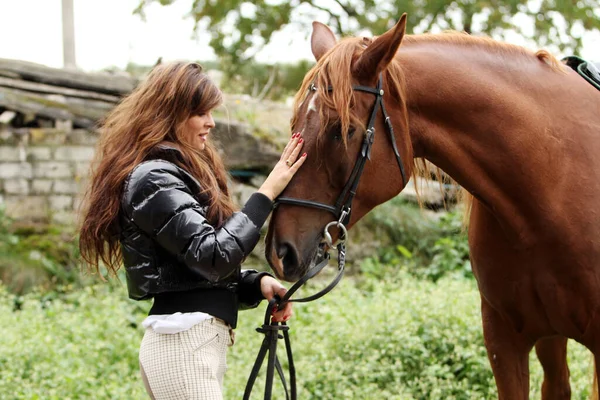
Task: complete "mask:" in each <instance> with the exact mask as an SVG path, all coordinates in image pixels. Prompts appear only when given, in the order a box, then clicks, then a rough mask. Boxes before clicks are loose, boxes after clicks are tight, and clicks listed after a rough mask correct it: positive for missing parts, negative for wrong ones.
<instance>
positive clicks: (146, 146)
mask: <svg viewBox="0 0 600 400" xmlns="http://www.w3.org/2000/svg"><path fill="white" fill-rule="evenodd" d="M221 102H222V93H221V91H220V90H219V89H218V88H217V87H216V86H215V84H214V83H213V82H212V81H211V80H210V79H209V78H208V76H207V75H206V74H205V73H203V71H202V67H201V66H200V65H199V64H196V63H185V62H173V63H168V64H161V65H158V66H156V67H155V68H154V69H153V70H152V71H151V72H150V74H149V75H148V77H147V78H146V79H145V81H143V82H142V83H140V84H139V85H138V87H137V88H136V89H135V90H134V91H133V92H132V93H131V94H130V95H128V96H127V97H125V98H124V99H123V100H122V101H121V102H120V103H119V104H118V105H117V106H116V107H115V108H114V109H113V110H112V111H111V112H110V113H109V114H108V115H107V117H106V119H105V120H104V123H103V124H102V126H101V129H100V132H101V134H100V139H99V141H98V144H97V147H96V153H95V156H94V161H93V162H92V166H91V173H90V180H89V184H88V187H87V190H86V193H85V195H84V197H83V202H82V212H81V216H82V218H81V226H80V229H79V233H80V237H79V249H80V251H81V255H82V257H83V259H84V260H85V261H86V262H87V263H88V265H89V266H90V267H91V268H92V270H95V271H98V268H99V264H100V260H101V261H102V262H103V263H104V265H105V266H106V268H107V269H108V272H109V273H113V274H114V273H116V271H117V270H118V269H119V267H120V265H121V252H120V245H119V218H118V217H119V210H120V201H121V197H122V195H123V183H124V181H125V179H126V178H127V176H128V175H129V173H130V172H131V171H132V170H133V169H134V168H135V166H136V165H138V164H139V163H140V162H141V161H143V160H144V159H145V158H146V157H147V156H148V155H149V154H150V153H151V152H152V151H153V150H154V149H155V148H156V146H157V145H158V144H160V143H161V142H171V143H174V144H175V145H176V147H177V148H178V149H179V151H180V153H181V159H182V160H183V161H182V162H178V164H179V166H180V167H182V168H184V169H185V170H186V171H188V172H189V173H190V174H191V175H193V176H194V177H195V178H196V179H198V181H199V182H200V184H201V186H202V188H203V193H202V194H203V195H204V196H206V198H207V199H209V200H208V201H209V203H208V210H207V219H208V221H209V222H210V223H211V224H213V225H214V226H217V227H218V226H220V225H221V224H222V222H223V221H224V220H225V219H227V218H228V217H230V216H231V214H232V213H233V212H234V211H235V207H234V205H233V202H232V201H231V199H230V197H229V191H228V188H227V172H226V170H225V167H224V165H223V162H222V160H221V158H220V156H219V154H218V152H217V150H216V148H215V147H214V146H213V145H212V144H211V143H210V142H207V143H206V147H205V148H204V150H202V151H200V150H198V149H196V148H194V147H193V146H192V144H191V143H189V142H188V141H187V140H186V137H185V135H183V126H184V124H185V122H186V121H187V119H188V118H189V117H191V116H193V115H202V114H205V113H207V112H209V111H211V110H212V109H214V108H215V107H217V106H219V105H220V104H221Z"/></svg>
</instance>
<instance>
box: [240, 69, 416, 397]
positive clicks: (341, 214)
mask: <svg viewBox="0 0 600 400" xmlns="http://www.w3.org/2000/svg"><path fill="white" fill-rule="evenodd" d="M352 89H353V90H356V91H360V92H366V93H371V94H373V95H375V96H376V99H375V104H374V105H373V110H372V111H371V116H370V118H369V122H368V125H367V131H366V133H365V136H364V139H363V143H362V147H361V150H360V152H359V153H358V158H357V160H356V163H355V164H354V168H353V169H352V172H351V174H350V177H349V178H348V181H347V182H346V184H345V185H344V188H343V190H342V192H341V193H340V195H339V197H338V199H337V201H336V202H335V205H333V206H331V205H328V204H324V203H319V202H316V201H312V200H302V199H296V198H292V197H279V198H278V199H277V200H276V201H275V207H277V206H278V205H280V204H290V205H295V206H303V207H311V208H317V209H320V210H325V211H328V212H330V213H332V214H333V215H334V216H335V219H336V220H335V221H333V222H330V223H328V224H327V225H326V226H325V229H324V231H323V241H322V243H321V245H319V251H318V254H317V257H316V259H317V260H320V262H318V264H316V265H315V266H313V267H312V268H310V269H309V270H308V272H307V273H306V274H305V275H304V276H303V277H302V278H301V279H300V280H299V281H298V282H296V283H295V284H294V285H293V286H292V287H291V288H290V289H289V290H288V291H287V292H286V294H285V296H283V297H282V298H279V296H275V297H274V298H273V299H271V301H269V304H268V306H267V310H266V312H265V318H264V323H263V325H262V327H260V328H257V329H256V330H257V332H259V333H262V334H264V335H265V337H264V339H263V342H262V345H261V347H260V350H259V352H258V356H257V357H256V361H255V362H254V366H253V367H252V371H251V373H250V377H249V378H248V382H247V384H246V389H245V391H244V397H243V399H244V400H249V399H250V394H251V393H252V387H253V386H254V383H255V381H256V378H257V377H258V373H259V371H260V368H261V366H262V363H263V361H264V359H265V357H266V356H267V353H268V363H267V377H266V384H265V396H264V399H265V400H271V395H272V391H273V379H274V376H275V370H277V373H278V375H279V377H280V379H281V382H282V384H283V388H284V390H285V397H286V400H290V398H291V400H296V399H297V397H296V396H297V391H296V369H295V367H294V360H293V355H292V347H291V343H290V338H289V326H287V324H286V323H285V322H280V323H278V322H272V321H271V312H272V311H273V309H274V308H277V309H279V310H281V309H282V308H283V307H284V306H285V304H286V303H291V302H296V303H305V302H309V301H313V300H316V299H318V298H320V297H322V296H324V295H325V294H327V293H329V292H330V291H331V290H333V288H334V287H335V286H336V285H337V284H338V283H339V282H340V280H341V279H342V276H343V274H344V266H345V263H346V239H347V236H348V232H347V229H346V225H347V224H348V223H349V222H350V213H351V211H352V208H351V207H352V201H353V200H354V196H355V195H356V190H357V188H358V184H359V182H360V178H361V176H362V173H363V170H364V168H365V164H366V162H367V160H370V159H371V147H372V146H373V141H374V139H375V119H376V117H377V112H378V111H379V109H380V108H381V112H382V114H383V117H384V118H385V123H386V127H387V131H388V134H389V137H390V141H391V143H392V148H393V150H394V155H395V156H396V161H397V163H398V167H399V168H400V174H401V175H402V183H403V184H404V183H405V182H406V176H405V173H404V166H403V164H402V159H401V157H400V154H399V153H398V147H397V145H396V138H395V136H394V128H393V127H392V123H391V121H390V117H389V116H388V114H387V111H386V109H385V106H384V104H383V94H384V91H383V76H382V75H381V74H380V75H379V81H378V82H377V87H375V88H373V87H369V86H361V85H355V86H353V87H352ZM309 90H310V91H316V90H317V88H316V87H315V85H314V84H311V85H310V88H309ZM327 90H328V91H329V92H331V91H333V87H331V86H329V87H328V88H327ZM332 226H336V227H337V228H338V229H340V232H341V233H340V235H339V238H338V240H336V241H335V242H333V240H332V237H331V234H330V233H329V228H330V227H332ZM325 246H327V248H329V249H331V248H336V249H337V251H338V272H337V274H336V276H335V278H334V279H333V281H331V283H329V285H327V287H325V288H324V289H323V290H321V291H319V292H318V293H316V294H313V295H311V296H308V297H304V298H301V299H291V296H292V295H293V294H294V293H295V292H296V291H297V290H298V289H299V288H300V287H301V286H302V285H304V284H305V283H306V282H307V281H308V280H309V279H311V278H312V277H314V276H316V275H317V274H318V273H319V272H321V270H322V269H323V268H325V266H327V264H328V262H329V258H330V256H329V253H328V252H327V251H325ZM280 332H281V334H280ZM279 339H284V342H285V347H286V353H287V358H288V363H289V375H290V392H291V397H290V392H288V386H287V381H286V379H285V374H284V371H283V368H282V366H281V363H280V362H279V358H278V357H277V343H278V340H279Z"/></svg>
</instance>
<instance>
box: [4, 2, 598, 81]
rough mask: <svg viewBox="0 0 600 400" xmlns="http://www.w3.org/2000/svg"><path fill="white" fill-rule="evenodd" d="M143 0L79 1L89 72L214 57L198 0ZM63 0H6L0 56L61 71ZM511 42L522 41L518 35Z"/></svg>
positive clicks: (284, 49)
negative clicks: (146, 0)
mask: <svg viewBox="0 0 600 400" xmlns="http://www.w3.org/2000/svg"><path fill="white" fill-rule="evenodd" d="M138 3H139V0H74V9H75V37H76V49H75V51H76V58H77V65H78V67H79V68H81V69H83V70H86V71H94V70H101V69H104V68H110V67H117V68H121V69H122V68H125V66H126V65H127V63H128V62H133V63H136V64H142V65H152V64H154V63H155V62H156V60H157V59H158V58H159V57H162V58H163V59H164V60H175V59H187V60H209V59H214V52H213V51H212V49H211V48H210V46H209V45H208V41H209V38H208V35H206V34H205V35H203V34H202V31H199V32H198V33H197V35H195V34H194V33H193V25H194V22H193V20H192V19H191V18H186V17H185V15H186V13H187V12H189V10H190V8H191V4H192V0H178V1H177V2H175V4H173V5H171V6H167V7H163V6H160V5H159V4H156V3H155V4H152V5H151V6H149V7H148V8H147V9H146V21H143V20H142V19H141V18H140V17H139V16H134V15H132V11H133V10H134V9H135V7H136V6H137V4H138ZM61 19H62V17H61V0H0V38H1V39H0V58H12V59H19V60H26V61H32V62H37V63H40V64H45V65H48V66H52V67H61V66H62V63H63V61H62V60H63V59H62V25H61ZM309 35H310V32H298V30H297V28H296V29H295V28H294V27H288V28H287V29H284V31H283V32H281V33H279V34H277V35H276V36H274V37H273V42H272V43H270V44H269V45H268V46H267V47H266V48H264V49H263V50H262V51H261V52H260V53H259V54H258V56H257V59H258V60H259V61H261V62H268V63H273V62H285V61H289V62H294V61H297V60H299V59H302V58H305V59H312V54H311V52H310V45H309V42H308V40H309ZM508 40H509V41H512V42H514V43H516V44H521V45H526V43H523V42H522V43H519V38H518V37H509V39H508ZM599 50H600V33H598V32H594V33H591V34H588V35H587V36H586V37H585V38H584V48H583V49H582V51H581V56H582V57H584V58H587V59H590V60H595V61H600V51H599Z"/></svg>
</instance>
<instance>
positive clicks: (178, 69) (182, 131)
mask: <svg viewBox="0 0 600 400" xmlns="http://www.w3.org/2000/svg"><path fill="white" fill-rule="evenodd" d="M221 101H222V95H221V92H220V90H219V89H218V88H217V87H216V86H215V85H214V84H213V83H212V82H211V81H210V80H209V78H208V77H207V76H206V75H205V74H204V73H203V72H202V68H201V67H200V66H199V65H198V64H195V63H181V62H178V63H170V64H163V65H159V66H157V67H156V68H154V70H153V71H152V72H151V73H150V74H149V76H148V78H147V79H146V80H145V81H144V82H142V83H141V84H140V85H139V86H138V87H137V88H136V89H135V90H134V91H133V92H132V93H131V94H130V95H129V96H128V97H126V98H125V99H123V101H122V102H121V103H120V104H119V105H118V106H117V107H115V109H114V110H113V111H112V112H111V113H110V114H109V115H108V117H107V119H106V121H105V123H104V126H103V130H102V136H101V139H100V141H99V143H98V148H97V151H96V159H95V162H94V165H93V170H92V171H93V172H92V177H91V180H90V184H89V188H88V192H87V195H86V196H85V198H84V201H85V203H84V212H83V220H82V227H81V229H80V249H81V254H82V256H83V258H84V259H85V260H86V261H87V262H88V263H89V264H90V265H91V266H92V268H94V269H95V270H96V271H97V270H98V267H99V265H100V263H101V262H102V264H103V265H104V266H106V267H107V268H108V270H109V272H111V273H112V274H115V273H116V271H117V270H118V268H119V266H120V265H121V263H123V264H124V266H125V271H126V277H127V287H128V291H129V297H130V298H132V299H135V300H143V299H150V298H153V299H154V303H153V305H152V308H151V309H150V312H149V315H148V317H147V318H146V319H145V320H144V322H143V326H144V327H145V328H146V332H145V334H144V338H143V340H142V344H141V348H140V369H141V372H142V377H143V379H144V383H145V386H146V390H147V391H148V393H149V394H150V396H151V398H155V399H221V398H222V383H223V375H224V373H225V369H226V364H225V356H226V350H227V346H231V345H232V344H233V331H232V329H233V328H235V327H236V324H237V312H238V309H240V308H250V307H256V306H257V305H258V303H259V302H260V301H261V300H262V299H263V298H266V299H271V298H272V297H273V296H274V295H275V294H278V295H280V296H282V295H283V294H285V292H286V289H285V288H284V287H283V286H282V285H281V284H280V283H279V282H277V281H276V280H275V279H274V278H273V277H272V276H270V275H269V274H267V273H264V272H261V273H259V272H257V271H252V270H241V268H240V264H241V263H242V261H243V260H244V259H245V257H246V256H247V255H248V254H249V253H250V252H251V251H252V249H253V248H254V246H255V245H256V243H257V242H258V240H259V231H260V228H261V227H262V225H263V224H264V222H265V220H266V219H267V217H268V215H269V213H270V211H271V207H272V204H273V200H274V199H275V197H277V196H278V195H279V194H280V193H281V191H282V190H283V189H284V188H285V186H286V185H287V184H288V182H289V181H290V179H291V178H292V176H293V175H294V174H295V173H296V171H297V170H298V168H299V167H300V166H301V165H302V163H303V162H304V160H305V159H306V153H304V154H302V155H300V150H301V147H302V138H301V137H300V135H299V134H294V135H293V136H292V139H291V140H290V142H289V143H288V144H287V146H286V148H285V150H284V151H283V154H282V157H281V159H280V160H279V162H278V163H277V164H276V165H275V167H274V169H273V171H272V172H271V173H270V175H269V176H268V177H267V179H266V180H265V182H264V184H263V185H262V186H261V187H260V189H259V190H258V191H257V192H256V193H254V194H253V195H252V196H251V197H250V199H249V200H248V202H247V203H246V204H245V206H244V207H243V208H242V210H241V211H235V206H234V205H233V203H232V201H231V198H230V196H229V191H228V189H227V173H226V170H225V168H224V166H223V162H222V161H221V159H220V157H219V155H218V153H217V151H216V150H215V147H214V146H213V145H212V143H211V140H210V130H211V128H213V127H214V126H215V123H214V121H213V118H212V115H211V111H212V110H213V109H214V108H215V107H217V106H219V105H220V104H221ZM291 315H292V309H291V305H287V306H286V307H285V308H284V309H283V310H280V311H274V314H273V319H274V320H275V321H285V320H287V319H289V318H290V316H291Z"/></svg>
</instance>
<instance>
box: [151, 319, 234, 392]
mask: <svg viewBox="0 0 600 400" xmlns="http://www.w3.org/2000/svg"><path fill="white" fill-rule="evenodd" d="M232 344H233V331H232V330H231V328H230V327H229V326H228V325H227V324H226V323H225V322H223V321H222V320H220V319H215V318H213V319H208V320H205V321H202V322H201V323H199V324H197V325H194V326H193V327H192V328H190V329H188V330H187V331H184V332H179V333H175V334H161V333H156V332H154V330H152V328H148V329H147V330H146V333H145V334H144V338H143V339H142V345H141V347H140V370H141V373H142V379H143V380H144V385H145V387H146V390H147V391H148V394H149V395H150V398H151V399H155V400H171V399H173V400H178V399H190V400H193V399H207V400H222V399H223V376H224V375H225V371H226V370H227V362H226V356H227V347H228V346H231V345H232Z"/></svg>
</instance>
